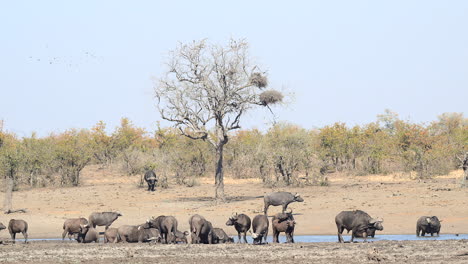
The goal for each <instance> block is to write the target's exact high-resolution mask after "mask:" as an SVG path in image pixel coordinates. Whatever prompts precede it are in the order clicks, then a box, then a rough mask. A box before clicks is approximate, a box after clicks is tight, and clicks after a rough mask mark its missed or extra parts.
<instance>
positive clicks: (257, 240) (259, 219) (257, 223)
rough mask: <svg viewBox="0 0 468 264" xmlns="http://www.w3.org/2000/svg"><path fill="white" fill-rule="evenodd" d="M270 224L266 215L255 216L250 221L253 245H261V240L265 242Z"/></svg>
mask: <svg viewBox="0 0 468 264" xmlns="http://www.w3.org/2000/svg"><path fill="white" fill-rule="evenodd" d="M269 225H270V222H269V221H268V217H267V216H266V215H257V216H255V217H254V219H253V220H252V229H253V233H252V238H253V243H254V244H261V243H262V239H264V240H265V243H266V242H267V237H268V227H269Z"/></svg>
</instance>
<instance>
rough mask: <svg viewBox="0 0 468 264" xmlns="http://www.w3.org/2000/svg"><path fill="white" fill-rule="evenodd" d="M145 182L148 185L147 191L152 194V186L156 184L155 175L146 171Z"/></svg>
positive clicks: (150, 171)
mask: <svg viewBox="0 0 468 264" xmlns="http://www.w3.org/2000/svg"><path fill="white" fill-rule="evenodd" d="M145 181H146V183H147V184H148V191H152V192H154V186H155V185H156V183H157V182H158V177H156V173H154V171H152V170H148V171H146V173H145Z"/></svg>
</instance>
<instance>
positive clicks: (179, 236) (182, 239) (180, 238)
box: [175, 230, 190, 244]
mask: <svg viewBox="0 0 468 264" xmlns="http://www.w3.org/2000/svg"><path fill="white" fill-rule="evenodd" d="M189 234H190V232H188V231H185V232H181V231H179V230H177V231H176V233H175V243H182V244H187V236H188V235H189Z"/></svg>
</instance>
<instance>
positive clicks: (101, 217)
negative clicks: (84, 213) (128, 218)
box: [88, 212, 122, 230]
mask: <svg viewBox="0 0 468 264" xmlns="http://www.w3.org/2000/svg"><path fill="white" fill-rule="evenodd" d="M119 216H122V214H121V213H120V212H102V213H98V212H94V213H92V214H91V215H90V216H89V218H88V219H89V225H90V226H92V227H93V228H96V226H105V227H106V230H107V229H108V228H109V226H110V225H112V223H113V222H114V221H115V220H117V218H119Z"/></svg>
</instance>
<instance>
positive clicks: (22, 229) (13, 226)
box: [8, 219, 28, 243]
mask: <svg viewBox="0 0 468 264" xmlns="http://www.w3.org/2000/svg"><path fill="white" fill-rule="evenodd" d="M8 231H9V232H10V236H11V239H12V240H13V243H15V239H16V234H17V233H22V234H23V236H24V243H27V242H28V223H26V221H24V220H21V219H11V220H10V222H9V223H8Z"/></svg>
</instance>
